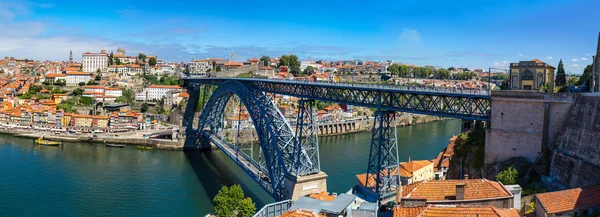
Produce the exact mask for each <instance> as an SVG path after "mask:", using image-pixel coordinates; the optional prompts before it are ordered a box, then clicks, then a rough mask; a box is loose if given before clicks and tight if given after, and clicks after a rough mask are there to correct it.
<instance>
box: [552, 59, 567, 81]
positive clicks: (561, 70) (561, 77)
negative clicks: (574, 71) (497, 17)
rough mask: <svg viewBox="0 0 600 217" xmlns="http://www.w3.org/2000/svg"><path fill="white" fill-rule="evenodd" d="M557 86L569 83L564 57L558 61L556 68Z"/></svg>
mask: <svg viewBox="0 0 600 217" xmlns="http://www.w3.org/2000/svg"><path fill="white" fill-rule="evenodd" d="M554 84H555V86H557V87H562V86H565V85H566V84H567V74H565V67H564V65H563V62H562V59H561V60H560V62H558V69H556V80H555V81H554Z"/></svg>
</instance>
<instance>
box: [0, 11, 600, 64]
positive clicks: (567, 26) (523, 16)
mask: <svg viewBox="0 0 600 217" xmlns="http://www.w3.org/2000/svg"><path fill="white" fill-rule="evenodd" d="M578 2H579V3H578V4H573V3H572V2H569V1H562V0H553V1H537V0H535V1H528V2H520V1H503V2H491V1H487V2H485V3H479V2H478V1H461V2H453V3H447V2H438V3H437V4H431V3H419V2H404V3H398V2H392V1H389V2H379V3H377V4H374V3H369V4H362V2H348V1H345V2H335V1H330V2H327V3H320V2H303V4H292V3H286V2H275V1H263V2H243V1H229V2H226V3H225V2H222V3H220V2H190V1H178V2H172V3H170V4H169V5H162V4H160V2H155V1H146V2H144V4H139V3H136V2H135V1H119V2H116V1H110V0H109V1H105V2H104V3H103V4H101V5H83V4H72V3H70V2H69V1H53V2H39V1H27V2H23V1H6V2H2V3H0V26H2V27H3V28H2V29H5V31H4V32H3V34H2V35H0V43H2V44H3V45H4V46H3V47H2V48H0V55H1V56H14V57H18V58H33V59H40V60H46V59H47V60H55V61H57V60H67V59H68V54H69V50H73V53H74V56H75V60H76V61H81V54H82V53H83V52H86V51H90V52H98V51H100V49H102V48H105V49H107V50H108V51H110V50H113V51H116V49H117V48H118V47H124V48H126V49H127V51H128V53H132V54H137V53H138V52H142V53H146V54H149V55H157V56H158V57H159V58H160V59H163V60H165V61H189V60H191V59H192V58H197V59H199V58H207V57H223V58H226V57H228V56H229V54H230V53H234V54H235V56H234V58H233V59H234V60H236V61H242V60H245V59H247V58H252V57H260V56H262V55H268V56H271V57H278V56H280V55H283V54H296V55H298V56H299V58H300V59H308V58H309V57H312V59H314V60H317V59H325V60H338V59H362V60H376V61H384V60H387V59H392V60H394V61H396V62H402V63H408V64H415V65H434V66H439V67H450V66H460V67H468V68H484V69H485V68H487V67H498V68H507V67H508V66H507V65H508V63H510V62H518V61H520V60H531V59H534V58H537V59H540V60H542V61H545V62H548V63H549V64H551V65H553V66H557V65H558V60H559V59H562V60H563V62H564V65H565V68H566V71H567V72H571V73H573V74H580V73H581V72H582V71H583V68H584V67H585V66H586V65H588V64H590V63H591V58H592V57H591V56H592V55H593V53H594V50H595V44H596V40H597V34H598V33H597V31H598V28H597V27H600V24H598V23H600V18H599V17H598V16H593V13H592V12H593V8H595V6H600V3H598V2H595V1H591V0H581V1H578ZM92 11H93V13H91V12H92ZM594 27H595V28H594Z"/></svg>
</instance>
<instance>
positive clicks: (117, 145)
mask: <svg viewBox="0 0 600 217" xmlns="http://www.w3.org/2000/svg"><path fill="white" fill-rule="evenodd" d="M104 145H105V146H106V147H111V148H124V147H125V145H121V144H113V143H104Z"/></svg>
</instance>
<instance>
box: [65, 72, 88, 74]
mask: <svg viewBox="0 0 600 217" xmlns="http://www.w3.org/2000/svg"><path fill="white" fill-rule="evenodd" d="M67 75H90V73H87V72H67Z"/></svg>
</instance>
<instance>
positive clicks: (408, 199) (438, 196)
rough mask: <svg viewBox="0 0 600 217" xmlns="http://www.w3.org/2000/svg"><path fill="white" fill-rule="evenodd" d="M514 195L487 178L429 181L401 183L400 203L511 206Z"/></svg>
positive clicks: (414, 204)
mask: <svg viewBox="0 0 600 217" xmlns="http://www.w3.org/2000/svg"><path fill="white" fill-rule="evenodd" d="M514 201H515V195H513V194H512V193H511V191H510V190H508V189H507V188H506V187H504V185H502V183H500V182H495V181H490V180H487V179H468V178H467V177H466V179H464V180H431V181H422V182H416V183H413V184H409V185H405V186H402V198H401V202H400V204H401V205H402V206H422V205H428V204H441V205H460V206H473V205H491V206H494V207H497V208H514V207H515V204H514V203H515V202H514Z"/></svg>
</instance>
